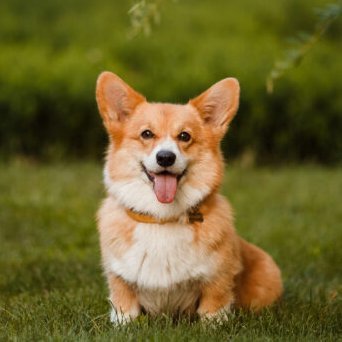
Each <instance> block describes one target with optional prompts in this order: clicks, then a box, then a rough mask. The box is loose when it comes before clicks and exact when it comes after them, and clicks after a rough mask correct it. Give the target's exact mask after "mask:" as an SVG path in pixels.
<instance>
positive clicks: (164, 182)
mask: <svg viewBox="0 0 342 342" xmlns="http://www.w3.org/2000/svg"><path fill="white" fill-rule="evenodd" d="M153 189H154V193H155V194H156V196H157V198H158V201H159V202H161V203H171V202H173V200H174V199H175V196H176V191H177V176H174V175H170V174H160V175H154V187H153Z"/></svg>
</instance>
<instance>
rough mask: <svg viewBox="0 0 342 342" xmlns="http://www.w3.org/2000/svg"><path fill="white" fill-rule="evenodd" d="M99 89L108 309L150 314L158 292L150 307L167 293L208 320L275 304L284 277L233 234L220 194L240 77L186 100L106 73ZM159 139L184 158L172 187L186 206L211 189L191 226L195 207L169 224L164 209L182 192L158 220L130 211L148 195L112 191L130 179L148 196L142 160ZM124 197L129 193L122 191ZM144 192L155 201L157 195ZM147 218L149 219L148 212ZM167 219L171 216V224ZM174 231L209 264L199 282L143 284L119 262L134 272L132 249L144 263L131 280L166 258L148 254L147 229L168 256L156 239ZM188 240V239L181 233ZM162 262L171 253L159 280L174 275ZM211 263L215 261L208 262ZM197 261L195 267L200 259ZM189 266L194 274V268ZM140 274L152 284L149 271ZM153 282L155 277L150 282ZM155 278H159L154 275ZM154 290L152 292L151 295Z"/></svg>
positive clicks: (101, 221)
mask: <svg viewBox="0 0 342 342" xmlns="http://www.w3.org/2000/svg"><path fill="white" fill-rule="evenodd" d="M96 95H97V101H98V106H99V111H100V113H101V116H102V119H103V121H104V125H105V127H106V129H107V132H108V135H109V140H110V146H109V149H108V153H107V161H106V172H107V176H106V177H107V178H108V179H107V182H108V184H107V187H109V188H108V191H109V194H108V197H107V199H106V200H105V201H104V202H103V204H102V206H101V208H100V210H99V212H98V229H99V234H100V245H101V253H102V260H103V265H104V269H105V273H106V275H107V278H108V285H109V289H110V293H111V294H110V299H111V301H112V303H113V305H114V307H115V308H116V309H117V310H118V311H122V312H123V313H124V314H126V315H128V316H131V317H132V318H134V317H136V315H137V314H138V313H139V312H140V311H139V310H141V309H142V306H143V305H142V303H144V306H145V307H144V309H145V310H146V311H147V312H149V309H148V308H149V301H153V300H154V298H157V297H158V296H159V295H160V298H159V297H158V298H159V299H158V300H159V301H160V302H158V301H157V302H156V303H151V308H150V311H151V312H158V307H160V308H161V309H160V310H163V309H162V307H164V306H165V305H164V304H165V303H163V298H164V297H165V296H166V297H167V296H170V298H171V299H170V301H172V298H174V301H175V302H177V303H178V302H179V303H178V304H177V305H178V306H177V305H176V306H175V307H176V308H178V309H179V310H181V309H180V308H183V306H184V309H182V310H183V311H184V312H189V311H191V312H192V313H194V310H196V312H197V313H198V314H200V315H201V316H207V317H211V316H215V315H216V314H218V313H219V312H220V310H221V311H222V310H223V309H227V310H229V308H230V307H231V305H233V304H235V305H236V306H238V307H243V308H248V309H254V310H258V309H260V308H262V307H265V306H267V305H270V304H272V303H273V302H274V301H276V300H277V299H278V298H279V297H280V295H281V293H282V282H281V275H280V271H279V269H278V267H277V265H276V264H275V263H274V261H273V260H272V258H271V257H270V256H269V255H268V254H266V253H265V252H264V251H263V250H261V249H260V248H258V247H256V246H254V245H252V244H250V243H247V242H246V241H244V240H242V239H241V238H239V237H238V235H237V234H236V232H235V228H234V223H233V217H232V211H231V208H230V205H229V203H228V202H227V200H226V199H225V198H223V197H222V196H220V195H219V194H218V193H217V190H218V188H219V186H220V183H221V180H222V177H223V172H224V164H223V158H222V155H221V152H220V147H219V145H220V140H221V139H222V137H223V135H224V133H225V132H226V129H227V127H228V125H229V123H230V122H231V120H232V119H233V117H234V115H235V114H236V111H237V108H238V98H239V87H238V83H237V81H236V80H234V79H225V80H223V81H220V82H218V83H216V84H215V85H214V86H212V87H211V88H209V89H208V90H207V91H206V92H204V93H202V94H201V95H200V96H198V97H197V98H195V99H193V100H191V101H189V103H188V104H186V105H175V104H162V103H149V102H147V101H146V99H145V98H144V97H143V96H142V95H140V94H138V93H137V92H136V91H135V90H133V89H132V88H131V87H129V86H128V85H127V84H126V83H125V82H124V81H122V80H121V79H120V78H119V77H117V76H116V75H114V74H112V73H108V72H106V73H103V74H101V76H100V77H99V80H98V83H97V92H96ZM146 129H148V130H151V131H152V132H153V133H154V136H153V139H143V138H142V137H141V132H142V131H144V130H146ZM182 131H186V132H188V133H189V134H190V135H191V140H190V141H188V142H184V141H181V140H179V139H178V136H179V134H180V132H182ZM165 139H168V141H172V142H173V144H175V146H176V148H177V150H178V151H179V153H180V155H181V156H182V157H184V160H186V163H187V169H186V173H185V175H184V177H182V178H181V179H180V180H179V182H178V185H177V186H178V188H177V196H184V201H185V202H184V203H187V202H186V201H188V202H191V198H188V197H187V196H190V195H189V194H191V193H194V194H197V193H198V191H203V193H204V190H206V189H208V190H206V191H207V192H206V193H205V195H203V198H202V200H201V201H200V203H199V208H200V209H199V210H200V212H201V214H202V215H203V217H204V221H203V222H198V221H196V222H193V223H191V224H189V223H188V222H187V221H186V220H184V217H185V216H186V215H187V212H188V211H189V210H190V209H191V207H186V206H185V204H184V210H183V211H181V212H180V213H179V214H178V217H179V222H178V223H175V222H174V221H175V217H174V215H173V214H172V213H173V212H172V213H170V212H168V211H167V210H166V209H167V207H166V206H169V207H170V206H172V205H174V207H175V209H174V211H175V212H177V210H178V209H177V208H178V207H177V205H178V204H179V203H183V202H181V201H180V199H179V197H176V198H175V201H174V202H175V203H174V204H172V205H171V204H164V205H162V206H160V208H161V211H163V210H164V209H165V212H160V213H159V212H158V213H157V214H155V215H156V216H158V217H156V219H155V220H154V219H146V217H145V216H141V215H140V217H145V220H146V222H145V223H142V222H141V221H140V222H139V220H138V219H134V218H135V217H139V214H137V216H135V215H133V214H130V210H135V209H136V208H135V207H134V203H136V202H137V201H139V200H140V202H139V203H140V205H141V203H142V204H143V203H144V201H141V198H134V196H133V198H130V197H129V196H128V195H127V194H126V193H125V192H123V194H120V195H119V194H118V193H117V192H115V191H118V190H117V189H119V188H118V187H120V186H121V185H122V184H125V186H129V184H130V182H133V181H135V180H136V179H141V183H139V184H141V186H142V187H143V189H142V190H141V191H145V192H143V193H142V194H141V196H142V198H143V197H144V196H151V194H153V192H152V184H150V183H149V180H148V179H147V178H146V176H145V175H144V174H143V171H142V169H141V160H142V158H143V157H146V156H149V155H151V153H153V151H154V150H155V149H156V148H157V147H158V146H159V145H160V144H162V143H163V142H164V141H165ZM112 184H114V185H115V188H114V190H113V189H111V186H112ZM129 189H131V188H129ZM186 189H192V190H191V191H192V192H191V191H190V190H187V191H188V193H185V191H186ZM130 191H139V189H135V188H134V187H133V190H132V189H131V190H130ZM146 191H147V192H146ZM182 191H183V192H182ZM134 193H136V192H134ZM126 195H127V196H128V198H126V197H125V196H126ZM120 196H121V197H120ZM139 196H140V195H139ZM146 198H152V199H154V197H153V195H152V197H146ZM125 201H128V202H129V203H130V206H129V207H127V206H125ZM146 201H147V200H146ZM131 204H132V205H131ZM146 204H148V203H146ZM157 204H158V203H157ZM158 205H160V204H158ZM179 205H180V204H179ZM172 208H173V207H172ZM176 209H177V210H176ZM143 215H152V216H153V214H150V213H148V212H147V213H143ZM171 218H172V220H173V221H172V222H171V221H170V222H169V221H168V220H171ZM156 222H163V223H165V224H157V223H156ZM158 227H159V228H158ZM172 227H173V228H172ZM156 228H157V230H155V229H156ZM171 228H172V229H171ZM158 230H159V231H160V232H158ZM172 231H174V232H175V236H177V239H179V241H180V243H181V244H183V240H182V237H181V235H180V237H178V235H177V234H180V232H183V231H184V234H185V235H186V236H188V235H189V236H191V237H192V238H191V239H192V240H191V243H189V245H187V247H186V248H189V260H191V262H194V263H196V257H194V258H193V259H191V258H192V255H195V256H196V255H197V254H196V253H198V259H200V258H203V256H204V259H203V260H204V261H205V262H207V260H208V265H206V266H205V267H204V266H203V267H204V271H203V272H204V275H203V276H201V277H197V278H196V277H195V278H191V277H189V279H185V280H184V281H183V280H182V282H181V283H177V282H174V283H172V282H170V285H168V286H167V287H166V288H164V287H160V286H159V287H158V286H157V285H156V286H154V285H146V286H145V285H141V284H140V283H139V282H138V281H135V280H132V279H131V278H130V277H132V276H131V275H130V273H129V272H130V271H131V270H130V269H126V270H125V267H124V266H123V265H125V262H126V263H131V264H130V265H131V267H132V268H134V267H135V264H134V260H132V257H128V255H130V254H129V253H133V255H134V253H136V255H137V257H138V256H139V258H140V259H139V261H138V260H137V263H138V262H139V263H140V266H139V265H137V272H138V273H137V277H138V276H140V274H143V272H144V268H143V267H145V265H146V260H147V259H148V258H150V259H149V262H156V267H157V268H158V267H160V265H161V264H158V260H159V259H158V258H161V260H160V263H161V262H162V259H163V258H164V255H162V254H160V253H163V248H160V250H159V249H158V250H157V251H153V250H149V249H148V247H146V246H145V245H144V244H146V243H147V242H148V237H145V236H144V232H146V234H148V233H149V234H152V233H153V234H154V235H152V236H151V243H156V241H159V243H161V244H163V243H166V245H165V246H166V248H165V253H169V252H170V251H169V250H168V247H167V246H168V245H167V242H168V241H164V240H160V239H161V236H162V235H160V234H165V236H169V237H170V239H171V240H170V243H171V242H172V236H171V235H167V234H172V233H171V232H172ZM145 239H146V240H145ZM153 239H155V240H153ZM158 239H159V240H158ZM184 239H185V240H184V241H188V240H186V237H184ZM175 241H178V240H175ZM175 248H177V244H176V245H175ZM186 248H184V249H180V250H179V252H178V253H186ZM139 253H140V254H139ZM153 253H159V254H158V256H156V258H155V259H153V258H152V257H151V254H153ZM191 253H192V254H191ZM156 255H157V254H156ZM181 255H183V254H181ZM182 257H183V256H182ZM168 258H173V257H170V256H169V255H168V254H165V260H166V262H167V264H166V265H167V266H166V268H165V269H161V271H162V273H163V274H164V273H165V277H168V276H170V279H173V278H172V265H173V264H172V263H173V262H174V261H175V260H176V259H177V258H180V257H179V256H177V255H175V256H174V258H175V260H173V259H168ZM180 260H181V259H180ZM176 261H177V260H176ZM121 262H122V264H121ZM177 262H178V261H177ZM189 262H190V261H189ZM209 262H210V263H212V267H211V266H210V265H211V264H210V263H209ZM113 265H114V266H113ZM184 265H185V264H184ZM184 265H183V264H182V263H181V262H180V263H179V264H177V267H179V268H180V269H182V267H183V266H184ZM138 266H139V267H138ZM195 266H196V267H197V266H198V267H199V268H201V265H195ZM115 267H116V268H115ZM177 267H176V268H175V269H177ZM184 267H185V266H184ZM196 267H194V269H196ZM113 269H118V270H119V271H113ZM189 270H190V271H191V267H190V268H189ZM126 271H127V277H126V275H125V274H126V273H125V272H126ZM116 272H117V273H118V274H116ZM139 272H140V273H139ZM212 272H213V273H212ZM119 273H120V274H119ZM179 274H181V273H179ZM145 276H146V274H145ZM177 276H178V274H176V275H173V277H174V278H175V279H176V278H177ZM151 277H153V276H152V275H151ZM161 277H162V275H161ZM144 279H145V281H149V280H150V279H148V275H147V278H144ZM146 279H147V280H146ZM167 279H168V278H167ZM177 279H178V278H177ZM182 279H183V278H182ZM151 281H152V283H153V279H152V280H151ZM157 283H158V279H156V284H157ZM197 286H198V290H197ZM178 288H179V289H180V290H179V291H183V292H184V293H185V295H184V296H181V295H179V298H178V297H177V296H176V295H177V294H175V292H177V291H178V290H175V289H178ZM151 291H152V295H150V293H151ZM153 291H155V292H153ZM165 291H166V292H165ZM187 293H189V295H188V297H189V298H190V299H189V303H187ZM154 294H155V295H154ZM149 296H150V297H149ZM175 296H176V297H175ZM191 296H193V298H194V299H193V298H192V297H191ZM197 297H198V298H197ZM146 298H152V299H146ZM175 298H176V299H175ZM146 303H147V304H146ZM182 303H184V305H183V306H182ZM195 303H196V305H195ZM158 305H159V306H158ZM163 305H164V306H163ZM178 309H177V310H178ZM132 310H133V311H134V313H132V312H133V311H132Z"/></svg>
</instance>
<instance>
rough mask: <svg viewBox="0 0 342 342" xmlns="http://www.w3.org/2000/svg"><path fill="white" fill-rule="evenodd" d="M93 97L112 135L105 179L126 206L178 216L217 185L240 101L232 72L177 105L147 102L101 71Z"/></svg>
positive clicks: (112, 76)
mask: <svg viewBox="0 0 342 342" xmlns="http://www.w3.org/2000/svg"><path fill="white" fill-rule="evenodd" d="M96 98H97V103H98V107H99V111H100V114H101V116H102V119H103V122H104V125H105V127H106V130H107V132H108V135H109V139H110V145H109V149H108V154H107V163H106V166H105V184H106V186H107V190H108V191H109V193H110V194H111V195H113V196H114V197H115V198H116V199H117V200H118V201H119V202H120V203H121V204H122V205H124V206H125V207H126V208H131V209H135V210H137V211H140V212H144V213H150V214H152V215H154V216H156V217H159V218H164V219H165V218H168V217H175V216H177V215H181V214H182V213H184V212H185V211H186V210H188V209H190V208H192V207H194V206H196V205H197V204H199V203H200V202H201V201H202V200H203V199H204V198H205V197H206V196H208V195H209V194H210V193H212V192H213V191H215V190H216V189H217V188H218V186H219V184H220V181H221V178H222V173H223V160H222V157H221V152H220V141H221V139H222V137H223V136H224V134H225V132H226V130H227V127H228V125H229V123H230V121H231V120H232V119H233V117H234V115H235V113H236V111H237V108H238V103H239V83H238V81H237V80H236V79H234V78H226V79H224V80H221V81H219V82H218V83H215V84H214V85H213V86H212V87H211V88H209V89H208V90H207V91H205V92H204V93H202V94H201V95H199V96H198V97H196V98H195V99H192V100H190V101H189V102H188V103H187V104H185V105H178V104H167V103H149V102H147V101H146V99H145V98H144V96H142V95H141V94H139V93H137V92H136V91H135V90H133V89H132V88H131V87H130V86H129V85H127V84H126V83H125V82H124V81H123V80H122V79H120V78H119V77H118V76H116V75H114V74H113V73H110V72H104V73H102V74H101V75H100V76H99V78H98V81H97V88H96Z"/></svg>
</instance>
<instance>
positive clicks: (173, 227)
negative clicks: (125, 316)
mask: <svg viewBox="0 0 342 342" xmlns="http://www.w3.org/2000/svg"><path fill="white" fill-rule="evenodd" d="M111 270H112V272H114V273H115V274H117V275H120V276H121V277H122V278H123V279H125V280H126V281H127V282H129V283H132V284H134V285H135V286H137V288H138V292H139V296H140V300H141V304H143V306H144V307H146V306H148V307H150V309H151V310H149V309H148V308H147V309H148V310H149V311H153V312H157V311H165V310H167V309H168V308H169V309H171V307H179V308H181V306H182V305H181V304H182V303H183V304H184V305H185V304H186V303H185V302H184V301H188V302H189V303H187V304H186V305H185V306H184V309H185V307H189V306H190V305H193V304H194V301H196V298H197V293H198V289H197V288H196V286H195V284H196V283H197V280H202V281H203V280H206V279H208V278H210V277H211V275H212V274H214V272H215V263H214V258H213V256H212V255H210V254H209V253H208V252H206V250H205V249H204V247H203V246H200V245H198V244H196V243H195V242H194V232H193V230H192V228H191V226H187V225H180V224H164V225H157V224H145V223H140V224H138V225H137V226H136V228H135V232H134V235H133V243H132V245H131V246H130V247H129V248H128V249H127V251H126V252H125V253H124V254H123V255H122V256H121V257H120V258H114V257H113V258H112V260H111ZM177 303H178V304H177ZM164 309H165V310H164Z"/></svg>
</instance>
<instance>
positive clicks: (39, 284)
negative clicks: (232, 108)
mask: <svg viewBox="0 0 342 342" xmlns="http://www.w3.org/2000/svg"><path fill="white" fill-rule="evenodd" d="M101 178H102V176H101V167H100V165H98V164H95V163H81V164H71V165H69V164H55V165H50V166H41V165H28V164H25V163H18V162H17V163H14V162H13V163H10V164H6V165H1V167H0V270H1V271H0V340H17V341H28V340H30V341H35V340H44V341H45V340H54V341H55V340H60V341H68V340H69V341H74V340H82V341H83V340H91V341H93V340H109V339H112V340H113V341H129V340H131V341H142V340H150V341H177V342H178V341H227V340H229V339H233V340H245V341H252V340H253V341H256V340H260V341H265V340H286V341H295V340H301V341H302V340H307V341H317V340H327V341H336V340H339V339H342V331H341V330H342V329H341V322H342V321H341V316H342V315H341V313H342V310H341V306H342V304H341V297H340V295H341V278H342V277H341V265H342V258H341V256H342V248H341V242H342V225H341V223H342V204H341V203H342V202H341V191H342V170H341V169H324V168H320V167H314V166H306V167H298V168H279V169H242V168H239V167H236V166H232V167H230V168H228V171H227V176H226V179H225V182H224V186H223V191H224V193H225V194H226V195H227V196H228V197H229V198H230V201H231V202H232V205H233V207H234V208H235V214H236V225H237V230H238V231H239V232H240V234H241V235H242V236H244V237H245V238H247V239H248V240H250V241H252V242H255V243H257V244H258V245H260V246H262V247H263V248H265V249H266V250H267V251H268V252H269V253H271V254H272V255H273V257H274V258H275V260H276V261H277V262H278V264H279V265H280V267H281V269H282V271H283V278H284V282H285V295H284V298H283V300H282V301H281V302H280V303H279V304H277V305H276V306H275V307H273V308H271V309H268V310H265V311H263V312H262V313H260V314H258V315H256V314H251V313H243V312H235V313H234V314H232V315H231V318H230V320H229V321H228V322H226V323H224V324H222V325H220V326H219V325H217V324H216V325H215V324H210V325H204V324H201V323H199V322H193V323H190V322H187V321H186V320H184V321H181V322H179V323H177V324H176V323H173V322H172V321H171V320H170V319H169V318H168V317H160V318H158V319H156V320H152V319H149V318H147V317H141V318H140V319H139V320H138V321H136V322H134V323H132V324H129V325H127V326H125V327H121V328H113V327H112V326H111V324H110V323H109V321H108V311H109V304H108V303H107V300H106V297H107V289H106V284H105V280H104V277H103V276H102V273H101V272H102V271H101V267H100V255H99V248H98V241H97V232H96V228H95V220H94V216H95V212H96V209H97V207H98V204H99V201H100V199H101V197H102V196H103V194H104V192H103V188H102V183H101Z"/></svg>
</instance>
